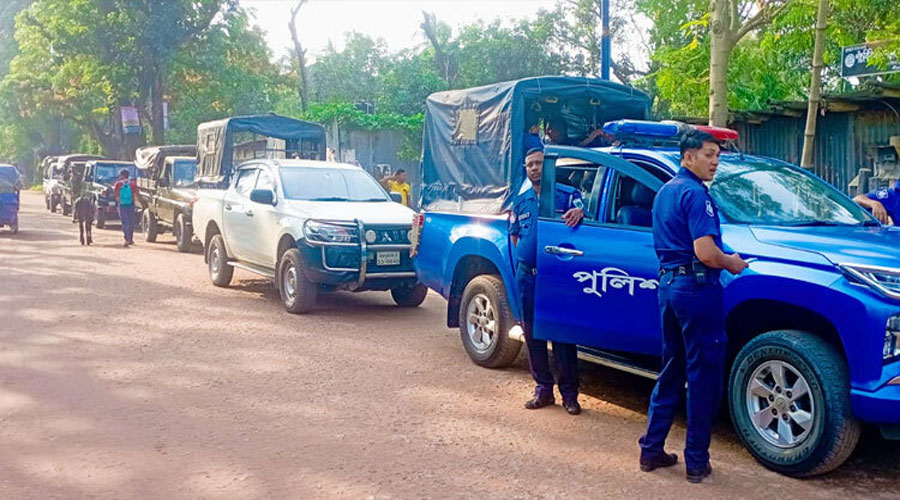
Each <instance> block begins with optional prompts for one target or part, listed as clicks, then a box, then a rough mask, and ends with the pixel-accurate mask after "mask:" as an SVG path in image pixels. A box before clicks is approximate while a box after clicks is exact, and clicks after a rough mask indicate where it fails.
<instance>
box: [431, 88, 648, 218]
mask: <svg viewBox="0 0 900 500" xmlns="http://www.w3.org/2000/svg"><path fill="white" fill-rule="evenodd" d="M649 103H650V100H649V98H648V97H647V95H646V94H644V93H642V92H641V91H639V90H635V89H633V88H631V87H626V86H624V85H620V84H617V83H613V82H609V81H604V80H597V79H593V78H583V77H558V76H547V77H536V78H528V79H524V80H517V81H512V82H503V83H497V84H494V85H487V86H484V87H477V88H472V89H465V90H451V91H446V92H438V93H435V94H432V95H430V96H429V97H428V99H427V100H426V102H425V137H424V142H423V155H422V164H421V168H420V169H419V172H416V174H415V176H414V179H413V183H414V186H415V188H414V189H416V190H417V193H416V197H417V199H418V200H419V204H420V206H421V207H422V208H425V209H427V210H437V211H450V212H463V213H477V214H498V213H500V212H502V211H503V210H505V209H507V208H508V207H509V206H510V205H511V203H512V194H514V193H516V192H517V190H518V187H519V186H520V185H521V183H522V180H523V179H524V176H525V171H524V167H523V164H524V154H525V151H524V141H525V134H526V132H528V129H529V128H530V127H531V126H532V125H536V124H537V123H538V122H540V121H541V120H543V121H544V122H547V121H552V120H559V119H563V120H565V122H566V125H567V129H568V135H569V137H570V138H573V139H576V140H577V138H578V137H579V136H582V137H583V136H587V134H589V133H590V131H591V130H592V129H596V128H599V127H602V126H603V123H604V122H606V121H610V120H618V119H622V118H635V119H645V118H646V117H647V112H648V109H649ZM526 121H527V122H528V123H526Z"/></svg>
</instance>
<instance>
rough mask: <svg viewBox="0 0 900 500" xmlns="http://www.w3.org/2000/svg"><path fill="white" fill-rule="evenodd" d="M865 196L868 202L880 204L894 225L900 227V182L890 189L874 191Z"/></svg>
mask: <svg viewBox="0 0 900 500" xmlns="http://www.w3.org/2000/svg"><path fill="white" fill-rule="evenodd" d="M866 196H868V197H869V199H870V200H875V201H879V202H881V204H882V205H884V209H885V210H887V213H888V215H890V216H891V220H893V221H894V225H900V181H898V183H897V184H895V185H894V187H892V188H883V189H876V190H875V191H872V192H871V193H869V194H867V195H866Z"/></svg>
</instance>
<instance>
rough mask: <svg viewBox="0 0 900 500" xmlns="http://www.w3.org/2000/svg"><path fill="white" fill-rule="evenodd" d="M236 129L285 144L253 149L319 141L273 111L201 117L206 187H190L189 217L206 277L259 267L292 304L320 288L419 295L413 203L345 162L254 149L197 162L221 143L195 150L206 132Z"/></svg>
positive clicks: (408, 298)
mask: <svg viewBox="0 0 900 500" xmlns="http://www.w3.org/2000/svg"><path fill="white" fill-rule="evenodd" d="M216 129H220V130H218V131H216ZM242 131H244V132H254V133H257V134H265V135H268V138H264V139H254V140H252V141H245V144H246V143H247V142H250V143H256V144H260V145H263V146H265V145H267V144H268V145H271V144H272V141H271V139H272V138H275V139H276V140H280V141H284V142H283V143H284V144H285V147H286V148H287V149H285V150H272V149H271V148H269V147H266V151H262V152H259V155H269V156H273V155H274V156H294V155H296V154H297V151H298V150H297V149H293V148H294V147H296V146H294V143H296V142H297V141H303V140H311V141H321V142H319V144H321V146H322V148H323V147H324V129H322V127H321V126H320V125H317V124H312V123H307V122H301V121H299V120H292V119H289V118H284V117H277V116H273V115H264V116H256V117H242V118H237V119H233V121H227V122H225V123H221V122H220V123H217V124H212V125H207V124H204V125H201V126H200V129H199V143H198V149H199V150H200V162H201V165H202V166H201V169H200V172H199V176H200V178H201V186H203V184H202V183H203V180H202V179H203V178H204V176H206V177H207V178H208V177H212V178H213V179H212V180H213V181H214V182H213V185H214V186H215V187H214V188H209V187H201V188H200V189H199V190H198V192H197V202H196V203H195V204H194V210H193V222H194V227H195V228H197V231H198V233H199V232H200V231H202V233H200V234H202V235H203V238H202V240H203V247H204V255H205V259H206V262H207V264H208V266H209V274H210V279H211V280H212V282H213V284H215V285H216V286H228V284H229V283H230V282H231V278H232V273H233V272H234V268H235V267H240V268H242V269H245V270H248V271H251V272H254V273H256V274H259V275H262V276H266V277H268V278H270V279H272V280H273V281H274V282H275V285H276V287H277V289H278V291H279V294H280V296H281V299H282V302H283V304H284V307H285V309H286V310H287V311H289V312H292V313H305V312H308V311H309V310H310V309H311V308H312V307H313V305H314V304H315V299H316V295H317V293H318V292H319V291H332V290H352V291H364V290H382V291H387V290H390V291H391V295H392V297H393V298H394V301H395V302H396V303H397V304H398V305H401V306H411V307H414V306H418V305H419V304H421V303H422V301H423V300H424V299H425V294H426V293H427V289H426V288H425V287H423V286H422V285H419V284H418V283H417V282H416V278H415V272H414V271H413V268H412V261H411V259H410V256H409V246H410V243H409V231H410V228H411V225H412V217H413V214H414V213H413V211H412V210H410V209H409V208H407V207H404V206H402V205H400V204H398V203H395V202H394V201H392V200H391V197H390V196H389V195H388V193H387V192H386V191H385V190H384V189H383V188H382V187H381V186H380V185H379V184H378V182H377V181H375V179H373V178H372V177H371V176H370V175H369V174H368V173H366V172H365V171H364V170H362V169H361V168H359V167H356V166H352V165H345V164H340V163H328V162H323V161H317V160H307V159H285V158H259V159H249V160H246V161H244V162H242V163H240V164H238V165H236V166H234V167H233V168H232V167H231V165H230V164H229V161H231V158H228V156H227V155H226V156H225V158H226V160H225V161H223V162H222V165H220V166H219V169H218V170H217V169H216V168H214V167H213V165H212V164H211V163H207V164H204V161H206V160H205V159H206V157H207V155H209V156H212V157H215V156H218V157H219V158H222V157H223V155H222V151H223V150H224V151H227V150H228V149H229V147H228V146H227V145H225V144H220V146H219V148H218V149H217V150H216V151H211V150H206V151H204V144H205V142H206V141H205V139H204V137H205V136H215V137H229V136H233V135H234V134H236V133H238V132H242ZM322 148H320V147H311V148H310V149H309V151H321V149H322ZM299 151H300V155H302V154H303V153H302V151H303V149H302V148H301V149H300V150H299ZM322 152H324V151H322ZM317 154H318V153H317ZM254 156H258V155H256V154H253V155H250V157H251V158H252V157H254ZM207 167H208V168H207ZM225 179H227V181H225ZM223 181H225V182H227V186H224V189H223V186H222V182H223Z"/></svg>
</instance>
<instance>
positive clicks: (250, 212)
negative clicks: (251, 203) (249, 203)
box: [244, 210, 253, 217]
mask: <svg viewBox="0 0 900 500" xmlns="http://www.w3.org/2000/svg"><path fill="white" fill-rule="evenodd" d="M244 215H246V216H247V217H253V210H247V211H246V212H244Z"/></svg>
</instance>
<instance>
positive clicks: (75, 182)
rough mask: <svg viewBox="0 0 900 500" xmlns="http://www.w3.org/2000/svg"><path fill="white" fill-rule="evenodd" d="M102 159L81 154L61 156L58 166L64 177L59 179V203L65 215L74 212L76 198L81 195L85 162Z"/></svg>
mask: <svg viewBox="0 0 900 500" xmlns="http://www.w3.org/2000/svg"><path fill="white" fill-rule="evenodd" d="M102 159H103V157H101V156H96V155H80V154H76V155H66V156H60V157H59V159H58V160H57V167H56V168H58V169H59V170H60V171H61V172H62V178H61V179H60V181H59V187H60V198H59V204H60V206H62V214H63V215H69V214H71V213H72V207H73V206H74V204H75V199H76V198H78V197H79V196H81V189H82V182H83V181H84V167H85V164H87V162H89V161H91V160H102Z"/></svg>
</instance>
